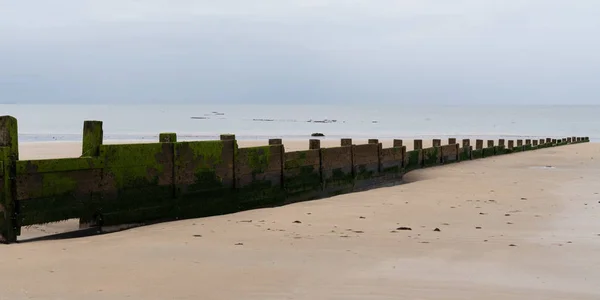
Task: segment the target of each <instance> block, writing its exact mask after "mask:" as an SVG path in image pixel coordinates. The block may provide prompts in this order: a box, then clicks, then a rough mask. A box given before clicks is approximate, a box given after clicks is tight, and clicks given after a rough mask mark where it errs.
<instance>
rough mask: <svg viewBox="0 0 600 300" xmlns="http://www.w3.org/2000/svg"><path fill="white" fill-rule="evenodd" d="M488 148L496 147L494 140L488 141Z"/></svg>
mask: <svg viewBox="0 0 600 300" xmlns="http://www.w3.org/2000/svg"><path fill="white" fill-rule="evenodd" d="M487 147H488V148H492V147H494V140H488V141H487Z"/></svg>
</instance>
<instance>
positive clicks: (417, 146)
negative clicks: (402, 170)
mask: <svg viewBox="0 0 600 300" xmlns="http://www.w3.org/2000/svg"><path fill="white" fill-rule="evenodd" d="M413 144H414V147H413V150H421V149H423V140H414V141H413Z"/></svg>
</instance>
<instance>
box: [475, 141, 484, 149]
mask: <svg viewBox="0 0 600 300" xmlns="http://www.w3.org/2000/svg"><path fill="white" fill-rule="evenodd" d="M475 149H477V150H481V149H483V140H476V141H475Z"/></svg>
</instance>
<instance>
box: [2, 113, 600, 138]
mask: <svg viewBox="0 0 600 300" xmlns="http://www.w3.org/2000/svg"><path fill="white" fill-rule="evenodd" d="M0 115H13V116H15V117H16V118H17V119H18V120H19V134H20V140H21V141H23V142H27V141H52V140H64V141H78V140H80V139H81V131H82V128H83V121H84V120H102V121H104V133H105V139H110V140H125V139H129V140H137V139H156V138H157V137H158V134H159V133H160V132H177V133H178V136H179V139H180V140H197V139H213V138H216V137H218V135H219V134H222V133H235V134H236V136H237V138H238V139H265V138H268V137H281V138H288V139H294V138H298V139H305V138H309V136H310V134H311V133H313V132H322V133H324V134H325V136H326V138H340V137H354V138H369V137H373V138H375V137H376V138H408V137H413V138H414V137H422V138H428V137H432V136H439V137H444V136H456V137H471V138H475V137H481V138H492V137H496V138H515V137H523V138H526V137H563V136H589V137H590V138H591V139H592V140H593V141H600V118H597V116H598V115H600V106H515V105H513V106H414V105H413V106H407V105H371V106H367V105H364V106H357V105H347V106H333V105H168V104H167V105H0Z"/></svg>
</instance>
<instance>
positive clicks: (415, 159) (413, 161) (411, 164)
mask: <svg viewBox="0 0 600 300" xmlns="http://www.w3.org/2000/svg"><path fill="white" fill-rule="evenodd" d="M405 156H406V163H405V164H404V169H405V171H411V170H414V169H419V168H421V163H422V162H421V150H413V151H407V152H406V153H405Z"/></svg>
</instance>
